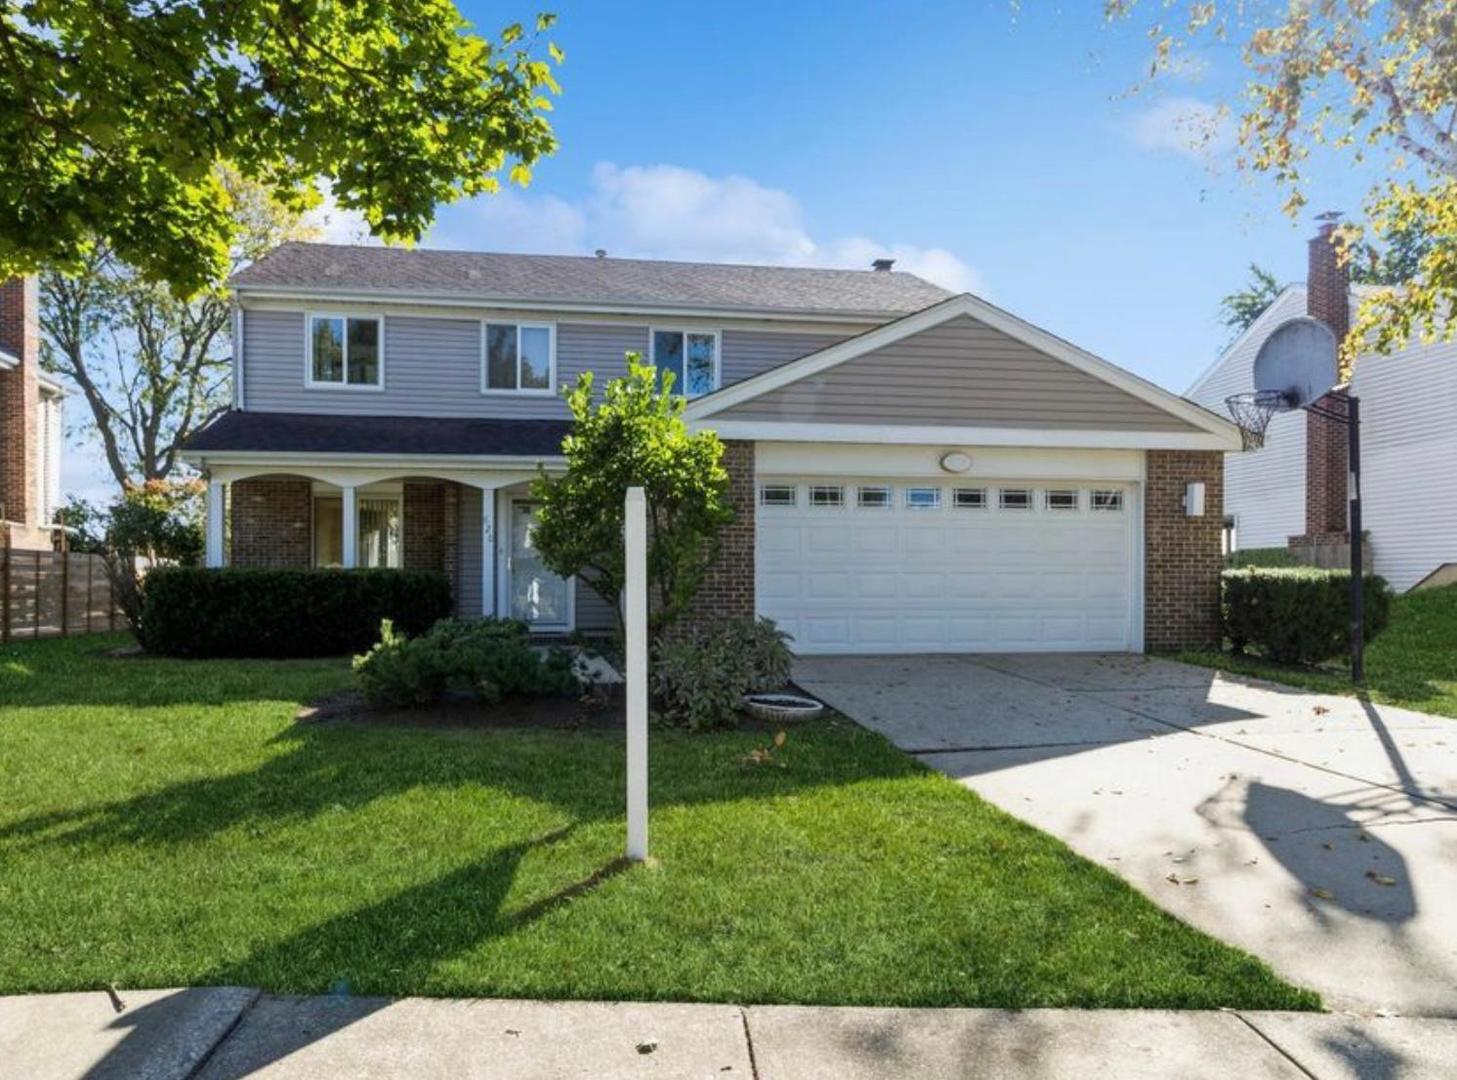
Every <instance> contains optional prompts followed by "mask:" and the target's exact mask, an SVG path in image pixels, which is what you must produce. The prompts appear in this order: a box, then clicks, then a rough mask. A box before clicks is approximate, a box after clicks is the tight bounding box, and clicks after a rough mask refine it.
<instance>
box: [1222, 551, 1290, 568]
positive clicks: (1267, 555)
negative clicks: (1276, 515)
mask: <svg viewBox="0 0 1457 1080" xmlns="http://www.w3.org/2000/svg"><path fill="white" fill-rule="evenodd" d="M1224 565H1225V566H1228V567H1230V568H1231V569H1234V568H1237V567H1241V566H1300V565H1301V564H1300V563H1297V562H1296V561H1295V556H1294V555H1291V554H1290V549H1289V548H1282V547H1268V548H1240V549H1239V550H1238V551H1231V552H1230V553H1229V554H1228V555H1226V556H1225V557H1224Z"/></svg>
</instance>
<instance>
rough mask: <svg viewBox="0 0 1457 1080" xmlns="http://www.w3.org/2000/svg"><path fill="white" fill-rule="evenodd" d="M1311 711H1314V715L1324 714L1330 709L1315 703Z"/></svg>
mask: <svg viewBox="0 0 1457 1080" xmlns="http://www.w3.org/2000/svg"><path fill="white" fill-rule="evenodd" d="M1313 711H1314V712H1315V715H1316V716H1324V715H1325V714H1326V713H1328V712H1330V709H1328V708H1326V707H1325V706H1324V705H1317V706H1316V707H1315V709H1314V710H1313Z"/></svg>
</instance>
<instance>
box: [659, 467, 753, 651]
mask: <svg viewBox="0 0 1457 1080" xmlns="http://www.w3.org/2000/svg"><path fill="white" fill-rule="evenodd" d="M723 465H724V468H725V469H726V470H727V471H728V474H729V498H730V500H731V501H732V502H733V505H734V519H733V521H731V522H730V523H729V524H728V525H726V526H724V529H723V531H722V532H721V533H720V534H719V540H720V543H721V545H722V546H721V547H720V549H719V554H718V559H717V560H716V561H715V562H714V564H713V566H711V567H710V568H709V570H708V574H707V575H706V576H705V577H704V579H703V584H702V586H700V588H699V590H698V595H697V596H695V597H694V598H693V606H692V608H691V609H690V610H689V611H688V612H687V613H686V614H685V615H684V616H683V617H682V618H681V619H680V620H679V621H678V622H677V623H676V624H675V625H674V627H673V636H674V637H679V636H684V635H687V634H689V633H692V632H694V631H697V630H704V629H708V628H710V627H711V626H712V625H713V624H714V623H715V622H717V621H719V620H721V619H727V618H733V617H735V616H739V615H747V616H750V617H752V616H753V614H754V512H755V509H756V507H757V499H756V491H755V484H754V444H753V443H751V442H740V441H725V442H724V444H723Z"/></svg>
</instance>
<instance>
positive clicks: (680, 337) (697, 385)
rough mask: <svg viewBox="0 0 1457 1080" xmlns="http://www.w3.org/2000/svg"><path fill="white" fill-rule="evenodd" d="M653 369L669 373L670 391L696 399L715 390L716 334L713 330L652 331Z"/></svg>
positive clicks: (716, 384) (660, 373) (662, 373)
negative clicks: (671, 374) (670, 377)
mask: <svg viewBox="0 0 1457 1080" xmlns="http://www.w3.org/2000/svg"><path fill="white" fill-rule="evenodd" d="M652 337H653V341H652V346H653V355H652V362H653V366H654V367H656V368H657V369H658V374H659V376H662V375H665V374H667V373H668V372H670V371H671V372H672V373H673V389H674V390H676V391H677V392H678V393H680V394H682V395H683V396H684V397H690V398H696V397H701V396H702V395H704V394H711V393H713V391H715V390H717V389H718V333H717V332H716V331H713V330H654V331H653V335H652Z"/></svg>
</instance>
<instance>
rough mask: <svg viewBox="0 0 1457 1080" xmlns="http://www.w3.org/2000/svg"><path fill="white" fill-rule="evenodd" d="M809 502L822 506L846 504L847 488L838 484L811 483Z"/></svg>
mask: <svg viewBox="0 0 1457 1080" xmlns="http://www.w3.org/2000/svg"><path fill="white" fill-rule="evenodd" d="M809 504H810V505H811V506H821V507H839V506H844V505H845V489H844V488H842V487H840V486H838V485H836V484H811V485H810V489H809Z"/></svg>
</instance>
